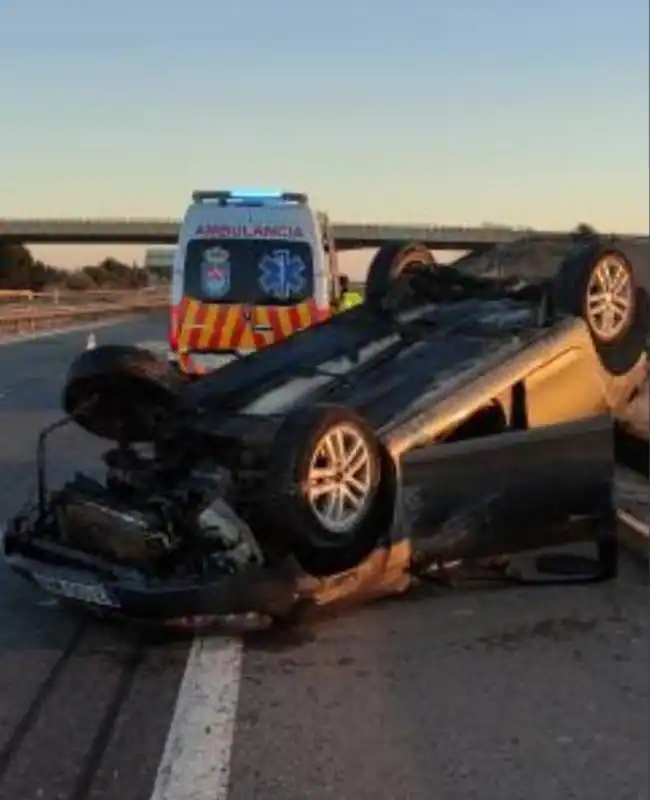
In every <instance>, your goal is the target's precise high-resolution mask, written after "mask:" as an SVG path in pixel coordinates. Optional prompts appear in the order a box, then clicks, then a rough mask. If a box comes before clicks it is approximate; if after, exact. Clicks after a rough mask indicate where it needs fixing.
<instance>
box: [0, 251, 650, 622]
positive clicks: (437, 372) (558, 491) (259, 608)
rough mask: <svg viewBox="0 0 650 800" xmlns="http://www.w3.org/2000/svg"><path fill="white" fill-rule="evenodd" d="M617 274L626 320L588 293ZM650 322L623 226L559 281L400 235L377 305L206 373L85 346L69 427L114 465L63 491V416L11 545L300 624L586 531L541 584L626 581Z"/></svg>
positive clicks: (199, 614) (564, 266) (167, 598)
mask: <svg viewBox="0 0 650 800" xmlns="http://www.w3.org/2000/svg"><path fill="white" fill-rule="evenodd" d="M603 265H605V266H603ZM603 270H605V272H607V271H608V270H609V271H610V272H611V274H614V272H615V273H616V275H618V276H619V277H618V278H617V280H621V281H622V280H623V279H625V280H626V281H627V282H628V285H627V286H626V289H625V291H626V298H627V300H628V301H629V302H628V304H627V306H626V309H627V310H626V316H624V318H623V319H622V321H621V320H619V321H618V323H620V324H618V323H617V324H618V327H617V328H616V331H615V333H614V334H613V335H611V334H612V331H613V330H614V327H613V326H612V325H609V327H608V328H607V330H605V327H600V328H599V326H598V324H597V322H595V319H596V317H595V316H594V314H593V313H592V312H593V308H592V307H591V306H590V302H591V300H590V298H591V296H592V295H591V294H590V292H591V289H592V288H593V286H594V276H600V278H601V279H602V278H603V275H604V274H605V272H604V271H603ZM522 271H523V272H524V273H525V270H522ZM610 272H607V274H610ZM596 283H598V281H596ZM601 288H602V287H601ZM594 307H595V306H594ZM610 322H611V320H610ZM646 324H647V296H646V293H645V291H644V290H643V289H640V288H639V287H638V286H637V285H636V281H635V275H634V269H633V268H632V266H631V265H630V263H629V261H628V260H627V259H626V257H625V254H624V253H623V252H622V251H621V250H620V249H618V248H617V247H615V246H614V245H613V244H612V243H611V242H606V243H603V242H601V241H598V242H593V241H592V242H589V243H587V244H584V243H583V244H581V245H579V246H578V245H572V246H571V247H569V248H568V249H567V252H566V253H565V254H564V256H563V258H561V259H559V260H558V263H557V268H556V270H555V273H554V274H553V275H552V276H551V277H550V278H548V277H544V278H543V279H540V280H532V279H531V277H530V275H527V276H526V279H521V278H519V277H517V275H516V274H511V275H505V276H504V275H503V274H501V275H496V276H495V275H476V274H472V273H471V271H465V270H463V269H461V268H454V267H451V268H450V267H441V266H436V267H433V268H432V267H431V266H430V265H420V266H418V265H417V264H413V262H412V260H411V261H409V262H408V267H407V268H402V267H401V262H400V251H399V249H396V251H395V253H394V254H393V257H392V258H391V259H389V260H386V257H385V253H384V255H383V256H382V260H380V261H378V262H375V263H374V264H373V265H371V269H370V272H369V275H368V282H367V294H366V300H365V302H364V303H363V304H362V305H361V306H358V307H356V308H354V309H352V310H350V311H348V312H346V313H343V314H340V315H338V316H336V317H334V318H332V319H330V320H328V321H326V322H324V323H322V324H320V325H316V326H314V327H312V328H309V329H307V330H304V331H302V332H300V333H298V334H296V335H294V336H292V337H290V338H289V339H287V340H284V341H281V342H279V343H277V344H275V345H272V346H270V347H268V348H266V349H265V350H261V351H259V352H256V353H254V354H252V355H250V356H247V357H244V358H241V359H240V360H236V361H233V362H231V363H229V364H226V365H225V366H224V367H223V368H221V369H219V370H218V371H216V372H213V373H211V374H209V375H207V376H205V377H204V378H201V379H200V380H198V381H195V382H192V383H189V382H187V381H186V380H185V379H184V377H183V376H182V375H180V374H178V373H177V372H175V371H174V369H173V367H172V366H171V365H170V364H168V363H167V362H166V361H164V360H162V359H159V358H156V357H155V356H154V355H153V354H151V353H148V352H146V351H144V350H141V349H138V348H136V347H118V346H105V347H99V348H96V349H94V350H90V351H87V352H85V353H83V354H82V355H81V356H80V357H79V358H78V359H77V360H76V361H75V362H74V363H73V364H72V365H71V367H70V371H69V374H68V377H67V381H66V386H65V391H64V403H63V404H64V407H65V410H66V412H67V416H66V418H65V419H64V420H63V421H62V423H59V424H65V423H67V422H74V423H75V424H78V425H81V426H82V427H84V428H85V429H86V430H87V431H89V432H90V433H92V434H94V435H96V436H99V437H102V438H104V439H106V440H109V441H111V442H112V444H111V447H110V449H109V450H108V452H107V453H106V454H105V456H104V461H105V465H106V477H105V480H103V481H96V480H94V479H91V478H90V477H87V476H84V475H77V476H76V477H75V478H74V480H72V481H70V482H69V483H67V484H66V485H65V486H64V487H63V488H62V489H60V490H56V491H52V492H51V491H49V490H48V488H47V486H46V481H45V469H46V462H45V442H46V438H47V436H48V435H49V433H50V432H51V430H50V429H48V430H47V431H45V432H44V433H43V434H42V436H41V442H40V445H39V465H40V472H41V485H40V487H39V503H38V505H37V507H35V508H29V509H27V510H26V512H25V513H23V514H21V515H19V516H18V517H16V518H15V519H13V520H11V521H10V523H9V524H8V526H7V528H6V530H5V535H4V552H5V557H6V559H7V560H8V562H9V564H10V565H11V566H12V567H13V568H14V569H15V570H16V571H17V572H19V573H21V574H23V575H24V576H25V577H27V578H29V579H30V580H33V581H35V582H37V583H38V584H39V585H40V586H42V587H43V588H44V589H45V590H47V591H49V592H51V593H53V594H55V595H57V596H59V597H63V598H66V599H68V600H71V601H73V602H78V603H82V604H84V605H86V606H87V607H89V608H93V609H95V610H98V611H103V612H108V613H113V614H118V615H124V616H127V617H130V618H138V619H148V620H157V621H170V620H176V619H180V618H194V619H198V618H205V617H207V618H213V617H220V616H222V615H229V614H242V613H248V612H255V613H257V614H261V615H264V616H266V617H269V618H282V617H287V616H290V615H291V614H292V613H295V610H296V609H297V608H303V607H304V606H305V605H307V606H313V605H323V604H327V603H331V602H333V601H335V600H337V599H343V598H349V597H351V596H357V597H369V596H377V595H385V594H390V593H395V592H402V591H404V590H406V589H407V588H409V587H410V586H411V585H413V582H414V581H419V580H422V579H425V578H427V577H428V578H432V577H433V578H435V579H443V578H445V577H447V576H448V575H449V572H450V570H456V571H458V570H460V571H461V572H462V573H463V574H465V575H466V574H468V572H469V573H472V572H475V571H477V572H478V573H480V574H485V572H486V571H487V573H489V574H490V575H496V576H498V577H500V578H503V579H511V580H520V579H521V580H523V579H524V578H522V576H521V575H520V574H519V573H518V572H517V571H516V570H514V569H513V563H514V562H513V561H512V558H511V556H512V555H513V554H516V553H519V552H522V551H527V550H536V549H538V548H540V547H545V546H549V545H554V546H556V545H558V544H563V543H566V542H569V541H574V540H579V539H592V540H594V541H596V542H597V543H598V558H599V560H597V561H588V562H585V561H582V560H580V559H578V558H577V557H574V558H572V559H571V558H569V557H565V558H561V559H560V558H559V557H557V558H555V559H551V560H549V559H548V558H546V559H545V560H544V559H542V561H536V562H535V563H536V565H537V567H540V565H542V566H543V570H542V572H545V573H549V574H547V575H546V574H545V575H542V574H541V573H540V572H539V570H538V572H537V573H536V577H535V580H546V579H550V580H564V579H569V580H582V579H585V580H591V579H594V578H603V577H611V576H612V575H613V574H614V573H615V565H616V542H615V539H614V538H613V520H614V515H615V509H614V505H613V499H612V481H613V468H614V459H613V447H614V441H613V438H614V437H613V430H614V427H613V418H612V416H611V412H615V411H616V409H617V408H618V407H619V406H620V405H621V404H624V403H625V402H626V400H627V399H629V398H630V397H632V396H633V394H634V392H635V390H636V389H637V388H638V384H639V383H640V381H642V380H643V378H644V377H645V375H646V372H647V366H646V362H645V351H644V344H645V326H646Z"/></svg>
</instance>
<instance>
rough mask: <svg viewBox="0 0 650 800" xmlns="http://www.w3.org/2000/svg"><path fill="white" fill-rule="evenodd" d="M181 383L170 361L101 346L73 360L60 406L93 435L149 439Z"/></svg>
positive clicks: (123, 439) (121, 347) (136, 350)
mask: <svg viewBox="0 0 650 800" xmlns="http://www.w3.org/2000/svg"><path fill="white" fill-rule="evenodd" d="M184 383H185V381H184V380H183V379H182V378H181V376H180V375H179V374H178V372H177V371H176V370H175V369H174V367H173V365H172V364H170V363H169V362H168V361H167V360H166V359H162V358H159V357H158V356H156V355H154V354H153V353H150V352H149V351H147V350H144V349H142V348H139V347H130V346H126V345H103V346H101V347H96V348H95V349H93V350H86V351H85V352H83V353H82V354H81V355H80V356H79V357H78V358H76V359H75V360H74V361H73V362H72V364H71V366H70V368H69V370H68V375H67V378H66V381H65V386H64V390H63V408H64V410H65V412H66V413H67V414H70V415H73V416H74V417H75V421H76V422H77V423H78V424H79V425H80V426H81V427H82V428H84V429H85V430H87V431H89V432H90V433H93V434H94V435H95V436H99V437H101V438H103V439H110V440H112V441H120V442H124V443H132V444H135V443H138V442H149V441H151V440H152V438H153V437H154V435H155V431H156V429H157V427H158V426H159V425H160V424H161V422H162V420H163V419H164V418H165V417H166V416H167V414H169V413H170V411H171V410H172V408H173V407H174V405H175V400H176V398H177V395H178V393H179V391H180V388H181V387H182V386H183V385H184Z"/></svg>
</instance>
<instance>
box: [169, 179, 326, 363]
mask: <svg viewBox="0 0 650 800" xmlns="http://www.w3.org/2000/svg"><path fill="white" fill-rule="evenodd" d="M338 283H339V282H338V271H337V264H336V251H335V247H334V242H333V240H332V237H331V234H330V228H329V223H328V220H327V218H326V216H325V215H323V214H321V213H320V212H316V211H315V210H314V209H313V208H312V207H311V205H310V202H309V198H308V196H307V195H306V194H304V193H301V192H285V191H269V192H261V191H235V190H214V191H195V192H194V193H193V195H192V202H191V204H190V205H189V207H188V209H187V211H186V213H185V217H184V219H183V222H182V224H181V229H180V232H179V240H178V247H177V249H176V252H175V256H174V266H173V278H172V303H171V324H170V335H169V344H170V359H171V360H172V361H174V362H175V363H177V365H178V366H179V367H180V369H181V370H182V371H183V372H184V373H186V374H188V375H190V376H195V375H201V374H204V373H205V372H208V371H211V370H213V369H216V368H219V367H220V366H222V365H223V364H224V363H226V362H227V361H230V360H232V359H234V358H237V357H241V356H245V355H247V354H249V353H251V352H253V351H255V350H259V349H260V348H263V347H266V346H268V345H269V344H272V343H273V342H276V341H278V340H280V339H284V338H286V337H287V336H290V335H291V334H292V333H295V332H296V331H298V330H300V329H302V328H306V327H308V326H310V325H313V324H315V323H318V322H320V321H322V320H325V319H327V318H328V317H329V316H330V315H331V314H332V313H334V311H335V310H336V306H337V302H338V293H339V285H338Z"/></svg>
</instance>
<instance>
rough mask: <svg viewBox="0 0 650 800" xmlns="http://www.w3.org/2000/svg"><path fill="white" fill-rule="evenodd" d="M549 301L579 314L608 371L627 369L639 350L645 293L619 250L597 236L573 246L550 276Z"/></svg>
mask: <svg viewBox="0 0 650 800" xmlns="http://www.w3.org/2000/svg"><path fill="white" fill-rule="evenodd" d="M554 303H555V306H556V308H557V309H558V310H560V311H564V312H568V313H570V314H574V315H575V316H579V317H582V318H583V319H584V321H585V322H586V324H587V327H588V328H589V332H590V334H591V337H592V339H593V342H594V346H595V347H596V350H597V351H598V354H599V356H600V359H601V361H602V362H603V364H604V366H605V367H606V368H607V369H608V370H609V371H610V372H611V373H612V374H624V373H625V372H628V371H629V370H630V369H631V368H632V367H633V366H634V365H635V364H636V363H637V361H638V360H639V358H640V357H641V355H642V354H643V351H644V347H645V338H646V329H647V324H648V298H647V295H646V292H645V291H644V290H643V289H641V288H639V287H638V285H637V282H636V278H635V274H634V267H633V266H632V264H631V263H630V261H629V260H628V258H627V257H626V256H625V254H624V253H623V252H621V250H618V249H616V248H612V247H607V246H604V245H603V244H602V243H600V242H594V243H590V244H588V245H586V246H583V247H580V248H578V249H577V250H576V251H575V252H574V253H573V254H572V255H571V256H569V258H568V259H567V260H566V261H565V262H564V263H563V264H562V266H561V267H560V271H559V273H558V274H557V275H556V277H555V280H554Z"/></svg>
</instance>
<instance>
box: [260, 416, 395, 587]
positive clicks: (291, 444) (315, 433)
mask: <svg viewBox="0 0 650 800" xmlns="http://www.w3.org/2000/svg"><path fill="white" fill-rule="evenodd" d="M337 442H338V443H339V444H341V446H342V447H341V456H343V455H344V454H347V455H348V456H351V454H354V453H356V459H355V461H356V463H355V464H354V465H353V466H352V469H353V470H354V473H350V474H349V475H348V476H347V479H346V478H345V476H336V475H333V476H332V477H331V479H329V480H328V478H327V477H325V476H326V472H325V470H329V469H330V468H331V469H333V470H334V469H337V468H338V469H340V468H341V464H340V463H339V464H338V465H337V464H335V463H332V462H333V457H334V455H335V454H334V453H333V452H332V448H335V447H336V443H337ZM319 461H320V462H321V464H320V465H319V463H318V462H319ZM383 464H384V462H383V458H382V452H381V445H380V443H379V440H378V439H377V436H376V435H375V433H374V431H373V430H372V428H371V427H370V426H369V425H368V424H367V423H366V422H365V421H364V420H363V419H362V418H361V417H360V416H359V415H358V414H357V413H355V412H354V411H352V410H350V409H348V408H344V407H341V406H336V405H320V406H318V405H317V406H308V407H305V408H302V409H299V410H298V411H296V412H295V413H293V414H291V415H290V416H289V417H288V418H287V419H286V420H285V422H284V423H283V425H282V426H281V428H280V429H279V430H278V432H277V434H276V436H275V439H274V442H273V445H272V452H271V458H270V462H269V468H268V479H267V492H266V502H265V506H266V508H265V518H266V519H267V520H268V518H269V517H270V518H271V527H272V529H273V530H275V531H277V534H276V538H277V543H278V544H280V545H282V546H283V547H286V548H287V549H288V550H289V552H291V554H292V555H293V556H294V557H295V558H296V559H297V560H298V562H299V563H300V564H301V566H302V567H303V569H305V570H306V571H307V572H309V573H311V574H315V575H318V574H321V575H322V574H332V573H335V572H339V571H341V570H345V569H349V568H351V567H353V566H355V565H356V564H358V563H359V562H360V561H361V560H362V559H363V558H365V556H366V555H368V553H370V551H371V550H372V549H373V547H374V546H375V545H376V542H377V539H378V535H379V531H380V528H381V526H380V524H379V523H380V522H381V517H382V516H387V513H386V502H387V500H388V498H387V486H386V481H385V480H383V477H384V475H383V473H384V468H383ZM355 467H356V469H355ZM317 470H321V475H322V477H321V480H320V482H319V487H320V492H319V493H318V494H317V493H316V489H317V486H316V485H315V484H314V483H313V481H314V480H316V477H315V473H316V471H317ZM337 477H338V480H337ZM328 482H329V484H330V487H331V490H330V491H328V490H327V484H328ZM342 488H344V490H345V489H347V492H346V498H347V500H348V501H349V500H350V499H352V498H351V496H350V494H349V493H350V492H352V493H353V494H354V495H355V496H356V498H357V499H358V500H359V505H358V507H357V508H356V509H354V507H353V505H352V504H350V503H349V502H348V503H347V504H346V505H344V506H342V507H339V509H340V511H341V512H342V513H341V514H340V515H339V518H338V519H337V515H336V513H335V510H334V509H333V508H330V509H328V507H327V501H328V500H329V501H334V500H336V498H337V497H341V489H342Z"/></svg>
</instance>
